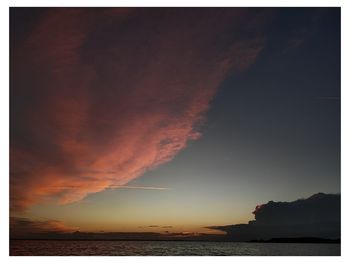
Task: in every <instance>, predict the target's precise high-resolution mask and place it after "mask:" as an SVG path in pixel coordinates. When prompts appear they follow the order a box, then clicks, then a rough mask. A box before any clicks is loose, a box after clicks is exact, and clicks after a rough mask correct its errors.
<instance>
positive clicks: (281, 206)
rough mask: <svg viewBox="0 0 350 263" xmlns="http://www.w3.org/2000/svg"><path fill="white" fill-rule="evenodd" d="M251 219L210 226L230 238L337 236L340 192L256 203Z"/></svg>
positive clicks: (246, 239)
mask: <svg viewBox="0 0 350 263" xmlns="http://www.w3.org/2000/svg"><path fill="white" fill-rule="evenodd" d="M253 214H254V215H255V220H252V221H249V223H248V224H237V225H227V226H211V227H208V228H210V229H215V230H221V231H224V232H226V233H227V237H228V238H229V239H230V240H233V241H251V240H268V239H272V238H301V237H317V238H330V239H338V238H340V195H338V194H324V193H318V194H314V195H312V196H310V197H309V198H307V199H299V200H296V201H293V202H274V201H270V202H268V203H267V204H262V205H258V206H256V208H255V210H254V211H253Z"/></svg>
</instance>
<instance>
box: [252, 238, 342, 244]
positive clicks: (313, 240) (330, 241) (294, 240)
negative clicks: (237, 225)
mask: <svg viewBox="0 0 350 263" xmlns="http://www.w3.org/2000/svg"><path fill="white" fill-rule="evenodd" d="M249 242H251V243H314V244H321V243H324V244H340V238H338V239H328V238H318V237H297V238H271V239H267V240H251V241H249Z"/></svg>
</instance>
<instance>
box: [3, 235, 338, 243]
mask: <svg viewBox="0 0 350 263" xmlns="http://www.w3.org/2000/svg"><path fill="white" fill-rule="evenodd" d="M26 240H30V241H147V242H149V241H181V242H183V241H186V242H225V243H227V242H230V243H309V244H311V243H313V244H340V243H341V240H340V239H326V238H314V237H305V238H271V239H267V240H262V239H261V240H250V241H231V240H200V239H197V240H195V239H192V240H191V239H163V240H162V239H45V238H43V239H40V238H33V239H21V238H16V239H14V238H13V239H10V242H11V241H26Z"/></svg>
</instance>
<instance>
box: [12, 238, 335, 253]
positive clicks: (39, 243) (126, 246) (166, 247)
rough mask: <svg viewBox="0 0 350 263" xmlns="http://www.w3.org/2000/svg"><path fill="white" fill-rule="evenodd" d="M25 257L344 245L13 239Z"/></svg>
mask: <svg viewBox="0 0 350 263" xmlns="http://www.w3.org/2000/svg"><path fill="white" fill-rule="evenodd" d="M10 255H12V256H14V255H18V256H20V255H22V256H30V255H33V256H35V255H36V256H94V255H95V256H192V255H193V256H288V255H289V256H337V255H340V244H286V243H284V244H281V243H234V242H198V241H56V240H12V241H10Z"/></svg>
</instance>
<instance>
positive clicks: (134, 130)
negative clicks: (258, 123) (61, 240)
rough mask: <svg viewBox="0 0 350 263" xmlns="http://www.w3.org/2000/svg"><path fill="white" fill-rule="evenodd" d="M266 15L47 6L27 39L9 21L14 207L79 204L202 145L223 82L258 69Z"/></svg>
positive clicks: (226, 10)
mask: <svg viewBox="0 0 350 263" xmlns="http://www.w3.org/2000/svg"><path fill="white" fill-rule="evenodd" d="M28 12H30V11H28ZM268 16H269V14H268V13H265V10H262V11H257V10H255V9H250V10H249V9H244V10H243V9H230V8H218V9H182V8H173V9H167V8H164V9H163V8H161V9H143V8H136V9H124V8H112V9H93V8H92V9H89V8H58V9H45V10H43V11H42V12H41V14H40V15H38V17H37V19H36V21H35V23H33V24H32V25H31V26H29V27H28V28H27V31H26V32H25V34H24V33H23V32H22V31H20V32H17V31H16V26H17V25H16V24H15V25H14V28H15V29H14V32H13V35H14V37H13V38H12V39H14V40H12V41H11V76H10V78H11V87H10V90H11V109H10V112H11V113H10V115H11V116H10V119H11V124H10V133H11V138H10V170H11V176H10V197H11V209H12V210H14V211H19V210H23V209H25V208H27V207H28V206H30V205H33V204H37V203H43V202H59V203H62V204H65V203H70V202H74V201H78V200H80V199H82V198H84V197H85V196H86V195H87V194H89V193H95V192H99V191H103V190H104V189H107V188H109V187H113V185H125V184H127V183H128V182H130V181H131V180H133V179H135V178H137V177H139V176H141V175H142V174H143V173H144V172H146V171H147V170H150V169H154V168H156V167H157V166H159V165H160V164H163V163H165V162H168V161H170V160H171V159H172V158H173V157H174V156H175V155H176V154H177V153H178V152H179V151H181V150H182V149H184V148H185V147H186V145H187V143H188V141H189V140H195V139H198V138H199V137H200V135H201V134H200V132H199V131H198V130H197V129H196V127H198V125H200V124H201V123H203V121H204V120H205V113H206V111H207V110H208V108H209V105H210V102H211V100H212V98H213V96H214V95H215V93H216V91H217V89H218V87H219V86H220V83H221V82H222V81H223V80H224V78H225V77H226V76H227V74H229V73H230V72H232V71H241V70H245V69H247V68H248V67H249V66H250V65H251V64H252V63H253V62H254V61H255V59H256V57H257V55H258V54H259V52H260V51H261V49H262V48H263V45H264V38H263V34H262V31H261V26H262V25H263V24H264V22H265V21H266V19H267V18H268ZM18 19H19V20H18V24H19V25H18V26H17V27H19V26H20V22H21V20H20V18H18ZM21 34H24V35H21ZM17 39H23V41H22V42H18V41H16V40H17Z"/></svg>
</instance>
